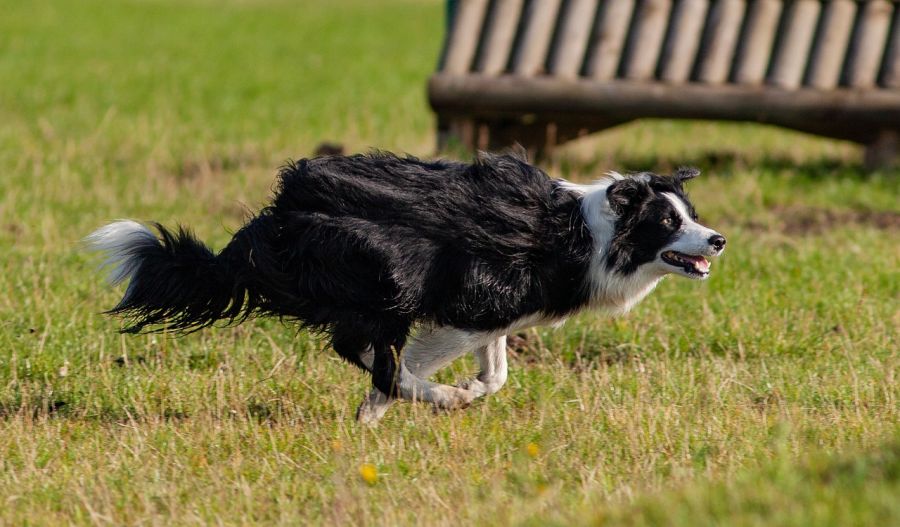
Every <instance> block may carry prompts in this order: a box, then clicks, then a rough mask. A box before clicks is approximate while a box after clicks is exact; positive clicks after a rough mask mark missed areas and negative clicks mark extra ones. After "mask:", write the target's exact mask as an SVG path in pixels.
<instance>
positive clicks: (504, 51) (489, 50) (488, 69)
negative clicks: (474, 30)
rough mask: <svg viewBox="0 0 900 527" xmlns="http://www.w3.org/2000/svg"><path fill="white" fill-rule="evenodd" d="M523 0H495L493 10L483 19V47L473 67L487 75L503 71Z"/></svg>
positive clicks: (517, 25)
mask: <svg viewBox="0 0 900 527" xmlns="http://www.w3.org/2000/svg"><path fill="white" fill-rule="evenodd" d="M522 2H523V0H496V4H495V6H494V8H493V10H492V11H491V12H490V13H489V15H488V19H487V20H486V21H485V28H484V35H483V38H482V40H483V41H484V44H482V46H483V49H482V50H481V53H480V54H479V57H478V59H477V60H478V63H477V64H476V66H475V69H476V70H477V71H479V72H481V73H485V74H487V75H497V74H500V73H503V71H504V70H505V69H506V65H507V64H508V63H509V56H510V52H511V51H512V47H513V41H515V38H516V29H518V27H519V18H520V17H521V16H522Z"/></svg>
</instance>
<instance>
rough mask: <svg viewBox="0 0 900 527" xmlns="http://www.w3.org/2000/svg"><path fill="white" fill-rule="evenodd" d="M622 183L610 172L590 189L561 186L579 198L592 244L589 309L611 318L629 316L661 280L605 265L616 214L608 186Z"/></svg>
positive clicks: (659, 276)
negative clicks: (613, 316) (576, 194)
mask: <svg viewBox="0 0 900 527" xmlns="http://www.w3.org/2000/svg"><path fill="white" fill-rule="evenodd" d="M632 177H638V178H639V177H642V176H632ZM621 179H624V176H622V175H621V174H619V173H618V172H609V173H608V174H607V175H606V177H605V178H604V179H602V180H600V181H597V182H596V183H593V184H591V185H578V184H575V183H569V182H563V183H562V184H563V186H564V187H566V188H568V189H570V190H572V191H575V192H578V193H580V194H581V195H582V198H581V213H582V215H583V216H584V222H585V224H586V225H587V226H588V229H590V231H591V236H592V237H593V240H594V247H593V252H592V255H591V262H590V267H589V269H590V270H589V272H588V275H587V277H586V280H587V287H588V288H589V289H590V291H591V295H590V297H591V300H590V306H591V307H592V308H594V309H599V310H602V311H604V312H606V313H609V314H613V315H617V314H623V313H626V312H628V311H629V310H630V309H631V308H632V307H634V306H635V304H637V303H638V302H640V301H641V300H643V298H644V297H645V296H647V295H648V294H649V293H650V292H651V291H653V289H654V288H655V287H656V285H657V284H658V283H659V281H660V280H661V279H662V278H663V276H664V275H663V274H660V273H659V272H658V271H654V270H651V269H649V268H647V267H643V266H642V267H639V268H638V269H637V270H635V271H634V272H630V273H622V272H620V271H618V270H615V269H611V268H610V267H609V265H608V263H607V256H608V254H609V251H610V244H611V242H612V239H613V236H614V235H615V230H616V214H615V213H614V212H613V210H612V209H611V208H610V206H609V199H608V198H607V194H606V192H607V190H608V189H609V187H610V185H612V184H613V183H615V182H616V181H619V180H621Z"/></svg>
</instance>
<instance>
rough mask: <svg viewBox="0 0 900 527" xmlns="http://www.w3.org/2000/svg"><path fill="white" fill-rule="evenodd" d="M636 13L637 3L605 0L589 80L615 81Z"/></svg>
mask: <svg viewBox="0 0 900 527" xmlns="http://www.w3.org/2000/svg"><path fill="white" fill-rule="evenodd" d="M633 12H634V0H605V1H604V2H603V3H602V4H601V6H600V16H599V22H598V23H597V29H596V31H595V33H594V35H592V38H591V41H592V42H591V51H590V52H589V56H588V59H587V61H586V64H587V68H586V69H587V74H588V76H589V77H591V78H593V79H596V80H609V79H612V78H614V77H615V75H616V71H617V70H618V69H619V62H620V61H621V59H622V48H624V47H625V37H627V36H628V27H629V23H630V21H631V16H632V13H633Z"/></svg>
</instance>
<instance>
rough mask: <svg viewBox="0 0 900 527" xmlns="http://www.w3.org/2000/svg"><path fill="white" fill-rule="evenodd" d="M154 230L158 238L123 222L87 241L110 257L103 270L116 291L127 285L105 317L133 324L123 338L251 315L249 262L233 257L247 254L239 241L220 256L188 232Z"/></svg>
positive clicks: (106, 227)
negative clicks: (247, 279) (148, 330)
mask: <svg viewBox="0 0 900 527" xmlns="http://www.w3.org/2000/svg"><path fill="white" fill-rule="evenodd" d="M155 227H156V229H157V230H158V231H159V237H157V236H156V235H154V234H153V232H151V231H150V229H148V228H147V227H145V226H144V225H142V224H140V223H137V222H135V221H130V220H123V221H117V222H114V223H111V224H109V225H107V226H105V227H103V228H101V229H98V230H97V231H95V232H93V233H92V234H91V235H90V236H88V237H87V238H85V241H86V242H87V244H88V245H89V247H90V248H91V249H93V250H96V251H101V252H103V253H105V254H106V260H105V261H104V262H103V264H102V266H101V267H107V268H109V269H110V273H109V281H110V282H111V283H112V284H113V285H116V284H119V283H121V282H124V281H126V280H128V281H129V283H128V288H127V289H126V290H125V295H124V296H123V297H122V300H121V301H120V302H119V303H118V305H116V307H114V308H112V309H110V310H109V311H107V313H110V314H116V315H123V316H125V317H126V318H127V319H129V325H128V326H126V327H125V328H123V329H122V331H123V332H128V333H137V332H140V331H142V330H143V329H144V328H145V327H147V326H152V327H153V328H152V329H151V331H162V330H173V331H177V332H188V331H191V330H196V329H200V328H203V327H206V326H209V325H211V324H212V323H214V322H216V321H217V320H222V319H226V320H229V321H235V320H239V319H243V318H246V317H247V316H248V315H249V314H250V311H251V310H252V304H253V302H252V301H251V299H250V298H249V296H250V293H249V291H248V284H246V283H245V280H243V279H242V278H241V277H242V276H243V275H244V274H245V273H243V272H242V271H243V269H241V268H240V267H242V265H249V264H246V262H247V261H248V258H246V257H245V258H239V257H235V256H237V255H236V254H235V253H236V252H243V251H242V249H243V247H242V244H241V243H240V242H241V240H239V239H238V237H235V240H233V241H232V243H231V244H229V246H228V247H227V248H226V249H225V250H223V251H222V253H220V254H219V255H216V254H214V253H213V252H212V251H211V250H210V249H209V248H208V247H207V246H206V245H204V244H203V243H201V242H200V241H198V240H197V239H196V238H194V236H193V235H192V234H191V233H190V232H188V231H187V230H185V229H184V228H179V229H178V232H176V233H173V232H171V231H169V230H167V229H166V228H164V227H163V226H162V225H159V224H155ZM248 250H249V249H248ZM241 262H244V264H242V263H241Z"/></svg>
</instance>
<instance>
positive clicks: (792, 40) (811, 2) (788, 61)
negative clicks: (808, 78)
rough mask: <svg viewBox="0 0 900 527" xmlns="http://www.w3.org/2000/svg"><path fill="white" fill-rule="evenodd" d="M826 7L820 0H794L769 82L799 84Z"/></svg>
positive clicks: (773, 62)
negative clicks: (820, 12) (819, 20)
mask: <svg viewBox="0 0 900 527" xmlns="http://www.w3.org/2000/svg"><path fill="white" fill-rule="evenodd" d="M821 8H822V4H821V2H819V0H794V1H793V2H791V4H790V6H789V7H788V10H787V12H786V13H785V23H784V29H783V30H782V31H781V38H780V39H779V43H778V49H776V50H775V57H774V58H773V59H772V72H771V74H770V75H769V82H770V83H772V84H774V85H776V86H780V87H782V88H796V87H798V86H800V83H801V81H802V80H803V72H804V71H805V70H806V63H807V60H808V58H809V49H810V47H812V41H813V36H814V34H815V31H816V22H817V21H818V19H819V11H820V10H821Z"/></svg>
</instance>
